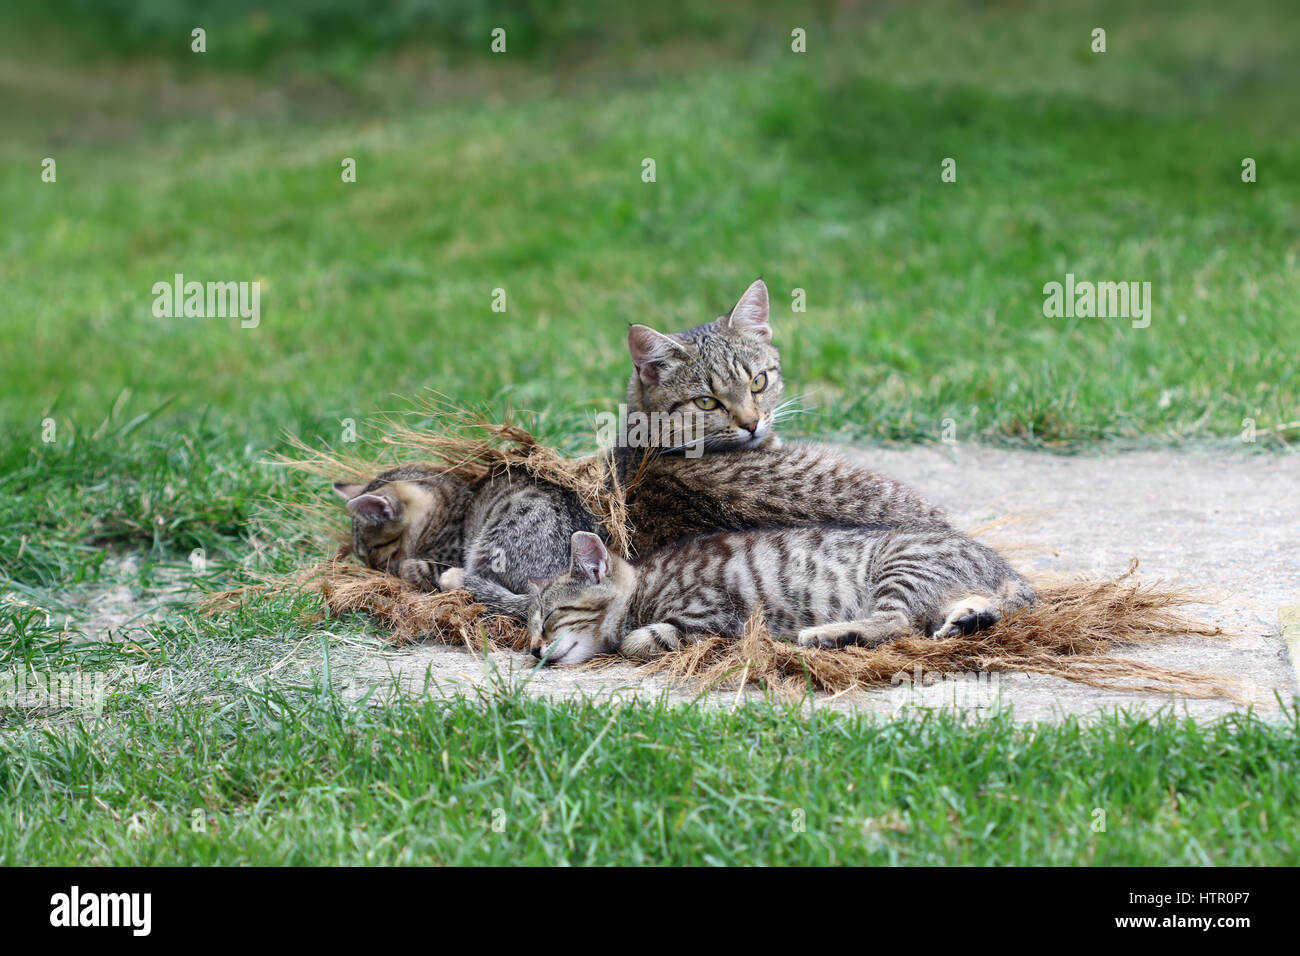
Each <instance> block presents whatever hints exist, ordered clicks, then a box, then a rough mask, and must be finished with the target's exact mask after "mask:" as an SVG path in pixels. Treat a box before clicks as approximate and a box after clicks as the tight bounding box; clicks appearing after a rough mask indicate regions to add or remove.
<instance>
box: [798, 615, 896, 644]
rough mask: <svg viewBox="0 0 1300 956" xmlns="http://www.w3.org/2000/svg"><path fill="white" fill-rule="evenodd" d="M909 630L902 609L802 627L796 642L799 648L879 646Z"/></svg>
mask: <svg viewBox="0 0 1300 956" xmlns="http://www.w3.org/2000/svg"><path fill="white" fill-rule="evenodd" d="M910 633H912V625H911V621H909V620H908V618H907V615H906V614H904V613H903V612H902V611H877V612H875V613H874V614H872V615H871V616H870V617H865V618H863V619H862V620H860V621H838V622H836V623H834V624H821V625H818V626H817V627H805V628H804V629H803V630H802V631H800V632H799V635H798V637H797V638H796V642H797V643H798V645H799V646H800V647H826V648H836V647H847V646H848V645H850V644H859V645H862V646H863V647H879V646H880V645H881V644H888V643H889V642H890V641H894V640H897V639H898V638H900V637H906V636H907V635H908V634H910Z"/></svg>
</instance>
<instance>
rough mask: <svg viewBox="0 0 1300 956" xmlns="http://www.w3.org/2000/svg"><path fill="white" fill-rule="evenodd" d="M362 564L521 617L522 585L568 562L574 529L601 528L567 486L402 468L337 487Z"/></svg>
mask: <svg viewBox="0 0 1300 956" xmlns="http://www.w3.org/2000/svg"><path fill="white" fill-rule="evenodd" d="M334 490H335V491H336V492H337V493H338V494H339V496H340V497H342V498H343V499H344V500H346V501H347V508H348V511H349V512H350V513H351V515H352V551H353V553H354V554H356V556H357V558H358V559H360V560H361V561H362V563H364V564H365V565H366V566H367V567H371V568H375V569H377V570H380V571H387V572H388V573H390V574H396V575H397V576H399V577H401V578H403V579H404V580H407V581H410V582H411V583H412V584H415V585H416V586H417V587H421V588H423V589H425V590H429V591H436V590H443V591H451V590H455V589H457V588H461V587H463V588H466V589H468V590H469V592H470V594H471V596H472V597H473V598H474V600H475V601H477V602H479V603H480V604H483V605H485V606H486V607H487V608H488V609H489V610H491V611H493V612H494V613H497V614H508V615H510V616H512V617H517V618H520V619H521V620H522V619H524V618H526V617H527V616H528V606H529V601H530V599H531V595H530V593H529V587H528V584H529V581H530V580H531V579H536V578H546V577H549V576H551V575H554V574H556V573H558V572H560V571H562V570H563V569H564V568H565V567H566V565H567V564H568V552H569V539H570V537H571V536H572V535H573V533H574V532H575V531H583V532H593V531H597V530H600V531H602V532H603V529H601V527H600V525H599V523H598V522H597V521H596V519H595V518H593V517H592V515H591V513H590V512H588V511H587V509H586V508H584V507H583V505H582V503H581V501H580V500H579V499H578V497H577V495H575V494H574V493H573V492H571V491H566V490H563V489H561V488H558V487H556V486H555V485H552V484H549V483H547V482H544V481H541V480H539V479H535V478H532V477H528V476H521V475H518V474H511V473H509V472H502V473H498V474H494V475H492V476H490V477H488V478H483V479H479V480H476V481H467V480H464V479H461V478H457V477H455V476H453V475H449V474H445V473H439V472H438V471H437V470H436V469H434V468H431V467H429V466H427V465H402V466H400V467H397V468H393V469H391V470H389V471H386V472H384V473H383V474H381V475H379V476H378V477H377V478H375V479H373V480H372V481H370V482H369V483H368V484H365V485H360V484H343V483H336V484H335V485H334Z"/></svg>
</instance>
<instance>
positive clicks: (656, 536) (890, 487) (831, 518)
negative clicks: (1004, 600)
mask: <svg viewBox="0 0 1300 956" xmlns="http://www.w3.org/2000/svg"><path fill="white" fill-rule="evenodd" d="M619 462H620V476H621V480H622V481H623V482H624V484H625V485H626V486H627V487H628V489H629V490H628V493H627V502H628V514H629V523H630V524H631V525H632V526H633V536H632V538H633V546H634V548H635V549H636V551H637V552H638V553H644V552H645V551H649V550H653V549H655V548H657V547H661V546H662V545H664V544H666V543H668V542H670V541H673V540H675V539H677V538H680V537H683V536H685V535H690V534H701V533H706V532H710V531H718V530H723V531H737V530H744V529H749V528H764V527H774V526H787V525H808V524H855V525H874V524H882V525H903V524H923V525H933V526H935V527H941V528H948V527H950V525H949V522H948V518H947V516H946V515H945V514H944V513H943V512H942V511H941V510H940V509H938V508H936V507H935V506H934V505H932V504H931V503H930V502H929V501H927V500H926V499H925V498H924V497H922V496H921V495H920V494H919V493H918V492H917V491H915V490H914V489H912V488H911V487H910V486H908V485H905V484H903V483H902V482H900V481H896V480H895V479H893V478H890V477H889V476H887V475H883V474H881V473H880V472H876V471H872V470H870V469H868V468H864V467H862V466H861V465H859V464H856V463H853V462H851V461H849V460H848V459H847V458H846V457H845V456H844V455H843V454H842V453H840V452H839V451H838V450H836V449H834V448H833V447H831V446H826V445H805V444H785V445H782V446H781V447H778V448H761V449H753V450H737V451H721V452H711V453H706V454H704V455H701V456H698V457H695V458H688V457H686V456H684V455H650V456H641V457H638V456H635V455H633V456H629V455H624V456H622V458H620V459H619Z"/></svg>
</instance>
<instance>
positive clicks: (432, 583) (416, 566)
mask: <svg viewBox="0 0 1300 956" xmlns="http://www.w3.org/2000/svg"><path fill="white" fill-rule="evenodd" d="M437 575H438V567H437V565H435V564H433V563H432V562H430V561H424V560H422V559H420V558H403V559H402V560H401V561H400V562H398V565H397V576H398V577H399V578H401V579H402V580H403V581H409V582H410V583H411V584H414V585H415V586H416V587H417V588H420V589H421V590H424V591H436V590H438V583H437Z"/></svg>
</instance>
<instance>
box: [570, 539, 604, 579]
mask: <svg viewBox="0 0 1300 956" xmlns="http://www.w3.org/2000/svg"><path fill="white" fill-rule="evenodd" d="M570 544H571V545H572V549H573V563H572V565H571V567H570V570H571V571H573V572H574V573H575V574H577V575H579V576H581V577H582V578H584V579H585V580H586V581H587V582H588V583H590V584H599V583H600V582H601V581H603V580H605V576H606V575H607V574H609V552H608V551H606V550H605V544H604V542H603V541H601V540H600V538H598V537H596V536H595V535H594V534H592V533H591V532H590V531H575V532H573V538H572V540H571V542H570Z"/></svg>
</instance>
